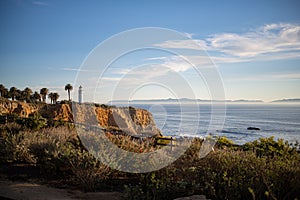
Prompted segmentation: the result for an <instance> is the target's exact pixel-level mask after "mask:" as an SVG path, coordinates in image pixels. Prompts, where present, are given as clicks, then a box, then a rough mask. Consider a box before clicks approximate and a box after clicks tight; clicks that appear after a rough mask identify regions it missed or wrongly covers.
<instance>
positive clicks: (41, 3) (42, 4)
mask: <svg viewBox="0 0 300 200" xmlns="http://www.w3.org/2000/svg"><path fill="white" fill-rule="evenodd" d="M32 4H34V5H37V6H49V3H47V2H44V1H33V2H32Z"/></svg>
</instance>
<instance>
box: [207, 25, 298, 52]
mask: <svg viewBox="0 0 300 200" xmlns="http://www.w3.org/2000/svg"><path fill="white" fill-rule="evenodd" d="M207 41H208V46H209V49H210V50H217V51H220V52H223V53H225V54H228V55H232V56H237V57H254V56H258V55H262V54H270V53H276V52H289V51H290V52H291V51H299V50H300V26H299V25H293V24H269V25H265V26H263V27H260V28H258V29H257V30H255V31H252V32H248V33H245V34H240V35H239V34H235V33H223V34H217V35H214V36H212V37H211V38H209V39H207Z"/></svg>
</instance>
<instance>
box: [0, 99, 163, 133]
mask: <svg viewBox="0 0 300 200" xmlns="http://www.w3.org/2000/svg"><path fill="white" fill-rule="evenodd" d="M36 113H38V114H40V115H41V116H43V117H45V118H48V119H52V120H63V121H67V122H75V123H82V124H86V125H90V126H99V127H101V128H105V129H115V130H120V131H122V132H123V133H125V134H129V135H133V136H159V135H161V133H160V130H159V129H158V128H157V127H156V125H155V122H154V119H153V116H152V114H151V113H150V112H148V111H147V110H144V109H139V108H133V107H122V108H118V107H101V106H95V105H94V104H77V103H73V104H46V103H25V102H21V101H10V100H7V99H4V98H1V99H0V115H6V114H16V115H18V116H20V117H29V116H30V115H33V114H36Z"/></svg>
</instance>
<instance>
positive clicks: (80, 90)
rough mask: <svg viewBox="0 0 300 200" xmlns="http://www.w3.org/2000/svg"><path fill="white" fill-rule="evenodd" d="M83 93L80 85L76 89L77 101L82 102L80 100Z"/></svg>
mask: <svg viewBox="0 0 300 200" xmlns="http://www.w3.org/2000/svg"><path fill="white" fill-rule="evenodd" d="M82 97H83V94H82V86H79V89H78V102H79V103H82V100H83V98H82Z"/></svg>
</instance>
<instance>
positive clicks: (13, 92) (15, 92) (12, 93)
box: [9, 87, 19, 101]
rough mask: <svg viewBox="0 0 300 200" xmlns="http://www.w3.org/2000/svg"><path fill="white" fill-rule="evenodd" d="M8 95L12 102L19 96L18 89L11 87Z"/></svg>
mask: <svg viewBox="0 0 300 200" xmlns="http://www.w3.org/2000/svg"><path fill="white" fill-rule="evenodd" d="M9 95H10V97H11V99H12V100H13V101H14V100H15V98H16V97H17V96H18V95H19V92H18V89H17V88H15V87H11V88H10V89H9Z"/></svg>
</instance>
